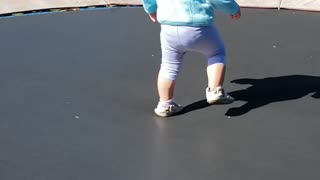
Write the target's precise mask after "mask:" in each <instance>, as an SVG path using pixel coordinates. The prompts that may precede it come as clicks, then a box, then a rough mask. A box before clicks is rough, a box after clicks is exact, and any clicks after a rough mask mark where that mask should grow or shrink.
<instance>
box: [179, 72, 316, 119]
mask: <svg viewBox="0 0 320 180" xmlns="http://www.w3.org/2000/svg"><path fill="white" fill-rule="evenodd" d="M231 82H232V83H236V84H249V85H251V86H250V87H248V88H246V89H242V90H238V91H233V92H230V93H229V94H230V95H231V96H233V97H234V98H235V100H236V101H244V102H245V104H244V105H242V106H240V107H233V108H230V109H229V110H228V111H227V112H226V114H225V115H227V116H240V115H243V114H246V113H248V112H249V111H251V110H253V109H256V108H259V107H262V106H265V105H267V104H270V103H273V102H280V101H287V100H294V99H299V98H302V97H304V96H306V95H308V94H310V93H313V94H312V97H313V98H320V77H316V76H306V75H291V76H281V77H269V78H264V79H237V80H233V81H231ZM208 106H209V104H208V103H207V102H206V100H205V99H204V100H201V101H198V102H195V103H192V104H190V105H188V106H186V107H185V110H184V113H186V112H189V111H193V110H197V109H202V108H205V107H208Z"/></svg>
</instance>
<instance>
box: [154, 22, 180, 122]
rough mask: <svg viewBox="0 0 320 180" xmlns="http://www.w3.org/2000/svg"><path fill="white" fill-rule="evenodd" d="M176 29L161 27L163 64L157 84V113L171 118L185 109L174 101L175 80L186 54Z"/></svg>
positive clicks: (173, 27)
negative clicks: (178, 39) (180, 47)
mask: <svg viewBox="0 0 320 180" xmlns="http://www.w3.org/2000/svg"><path fill="white" fill-rule="evenodd" d="M176 28H177V27H175V26H164V25H162V26H161V50H162V63H161V67H160V71H159V75H158V82H157V86H158V93H159V97H160V100H159V103H158V106H157V108H156V109H155V113H156V114H157V115H159V116H171V115H173V114H176V113H178V112H180V111H181V110H182V109H183V108H182V106H181V105H178V104H176V103H174V101H173V94H174V87H175V80H176V77H177V75H178V73H179V71H180V68H181V64H182V60H183V55H184V54H185V52H184V51H183V50H180V49H179V45H178V42H177V36H178V34H177V29H176Z"/></svg>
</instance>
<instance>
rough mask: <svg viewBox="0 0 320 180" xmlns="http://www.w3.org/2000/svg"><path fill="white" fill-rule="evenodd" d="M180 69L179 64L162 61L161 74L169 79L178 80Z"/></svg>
mask: <svg viewBox="0 0 320 180" xmlns="http://www.w3.org/2000/svg"><path fill="white" fill-rule="evenodd" d="M179 71H180V67H179V65H175V64H167V63H162V64H161V68H160V72H159V76H160V77H162V78H165V79H169V80H176V78H177V76H178V73H179Z"/></svg>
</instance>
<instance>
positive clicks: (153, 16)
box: [149, 12, 157, 22]
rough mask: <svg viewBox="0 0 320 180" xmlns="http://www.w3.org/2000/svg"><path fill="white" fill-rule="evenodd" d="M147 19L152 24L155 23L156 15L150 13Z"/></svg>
mask: <svg viewBox="0 0 320 180" xmlns="http://www.w3.org/2000/svg"><path fill="white" fill-rule="evenodd" d="M149 18H150V19H151V21H152V22H157V13H156V12H155V13H152V14H149Z"/></svg>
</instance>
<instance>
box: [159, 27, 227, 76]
mask: <svg viewBox="0 0 320 180" xmlns="http://www.w3.org/2000/svg"><path fill="white" fill-rule="evenodd" d="M160 40H161V49H162V64H161V68H160V74H159V75H160V76H161V77H163V78H165V79H169V80H175V79H176V77H177V75H178V73H179V71H180V68H181V63H182V61H183V56H184V54H185V53H186V52H187V51H197V52H200V53H202V54H203V55H205V56H206V57H207V59H208V66H210V65H212V64H216V63H223V64H225V62H226V52H225V47H224V43H223V41H222V39H221V37H220V35H219V33H218V31H217V29H216V27H215V26H214V25H212V26H203V27H191V26H170V25H161V33H160Z"/></svg>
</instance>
